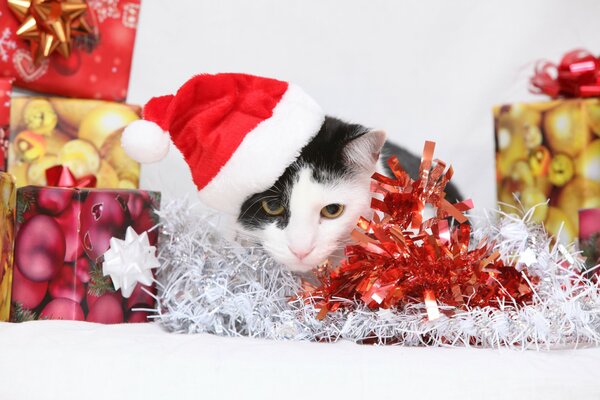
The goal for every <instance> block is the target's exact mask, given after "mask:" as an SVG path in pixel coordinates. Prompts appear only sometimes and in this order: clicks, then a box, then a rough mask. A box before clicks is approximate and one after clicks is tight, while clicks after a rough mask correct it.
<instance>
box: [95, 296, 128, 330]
mask: <svg viewBox="0 0 600 400" xmlns="http://www.w3.org/2000/svg"><path fill="white" fill-rule="evenodd" d="M86 321H89V322H99V323H101V324H118V323H121V322H123V306H122V303H121V298H120V297H117V296H114V295H113V294H112V293H107V294H104V295H102V296H100V297H98V298H97V299H96V301H95V302H94V305H93V306H91V307H90V311H89V313H88V316H87V318H86Z"/></svg>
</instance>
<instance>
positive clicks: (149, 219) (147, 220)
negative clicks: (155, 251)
mask: <svg viewBox="0 0 600 400" xmlns="http://www.w3.org/2000/svg"><path fill="white" fill-rule="evenodd" d="M156 224H157V223H156V221H155V219H154V214H153V213H152V212H151V211H150V209H146V210H144V212H142V213H141V214H140V216H139V217H138V218H136V219H135V220H133V229H134V230H135V231H136V232H137V233H138V235H141V234H142V233H143V232H146V231H147V232H148V240H149V241H150V244H155V243H156V241H157V240H158V228H155V226H156ZM152 228H154V229H152ZM150 229H152V230H151V231H150Z"/></svg>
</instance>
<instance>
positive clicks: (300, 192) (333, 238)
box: [252, 168, 371, 272]
mask: <svg viewBox="0 0 600 400" xmlns="http://www.w3.org/2000/svg"><path fill="white" fill-rule="evenodd" d="M369 181H370V175H369V174H368V173H365V174H361V175H360V176H359V177H355V178H352V179H347V180H343V179H340V180H337V181H336V182H334V183H331V184H322V183H319V182H316V181H315V180H314V179H313V177H312V171H311V169H309V168H303V169H301V170H300V172H299V174H298V181H297V182H296V183H295V184H294V186H293V188H292V192H291V196H290V206H289V207H290V211H291V216H290V220H289V223H288V225H287V226H286V227H285V228H284V229H280V228H279V227H278V226H277V224H271V225H269V226H267V227H266V228H265V229H262V230H260V231H255V232H252V234H253V235H254V236H258V238H259V240H260V241H261V243H262V244H263V246H264V248H265V249H266V250H267V251H268V252H269V253H270V254H271V255H272V256H273V257H274V258H275V259H276V260H277V261H279V262H281V263H283V264H285V265H286V266H287V267H288V268H289V269H290V270H292V271H299V272H306V271H309V270H311V269H312V268H314V267H315V266H317V265H319V264H320V263H322V262H323V261H325V260H326V259H328V258H329V257H330V256H331V255H332V253H334V252H335V251H336V250H339V249H340V248H342V247H343V245H344V244H345V243H347V241H348V239H349V237H350V236H349V235H350V232H351V231H352V229H354V226H355V224H356V221H357V220H358V217H359V216H361V215H363V216H367V214H368V213H369V210H370V208H369V203H370V198H371V196H370V193H369ZM332 203H339V204H343V205H344V212H343V214H342V215H341V216H339V217H338V218H335V219H328V218H324V217H322V216H321V214H320V211H321V209H322V208H323V207H325V206H326V205H328V204H332ZM293 251H296V253H308V254H307V255H306V256H305V257H303V258H302V259H299V258H298V257H297V256H296V255H295V254H294V253H293ZM332 261H333V262H337V261H338V260H332Z"/></svg>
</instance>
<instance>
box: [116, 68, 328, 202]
mask: <svg viewBox="0 0 600 400" xmlns="http://www.w3.org/2000/svg"><path fill="white" fill-rule="evenodd" d="M323 120H324V114H323V111H322V110H321V108H320V107H319V106H318V105H317V103H316V102H315V101H314V100H313V99H312V98H311V97H310V96H308V95H307V94H306V93H305V92H304V91H303V90H302V89H300V88H299V87H298V86H296V85H293V84H291V83H287V82H282V81H278V80H275V79H269V78H261V77H258V76H252V75H246V74H234V73H227V74H216V75H208V74H203V75H197V76H195V77H193V78H192V79H190V80H189V81H187V82H186V83H185V84H184V85H183V86H182V87H181V88H180V89H179V90H178V91H177V94H175V95H168V96H162V97H155V98H153V99H151V100H150V101H149V102H148V103H147V104H146V106H145V107H144V112H143V120H139V121H135V122H133V123H132V124H130V125H129V126H128V127H127V128H125V130H124V132H123V136H122V140H121V144H122V146H123V148H124V149H125V151H126V152H127V154H128V155H129V156H131V157H132V158H133V159H135V160H137V161H139V162H142V163H148V162H155V161H159V160H161V159H162V158H164V157H165V155H166V154H167V151H168V148H169V143H170V142H171V141H172V142H173V144H174V145H175V146H176V147H177V148H178V149H179V150H180V151H181V153H182V154H183V157H184V158H185V160H186V162H187V164H188V165H189V167H190V170H191V172H192V177H193V179H194V183H195V184H196V186H197V187H198V191H199V196H200V199H201V200H202V201H203V202H204V203H205V204H207V205H209V206H211V207H213V208H215V209H218V210H221V211H225V212H229V213H236V212H238V211H239V208H240V206H241V205H242V203H243V202H244V200H246V199H247V198H248V197H249V196H251V195H252V194H254V193H258V192H262V191H264V190H267V189H268V188H269V187H271V186H272V185H273V183H275V181H276V180H277V179H278V178H279V177H280V176H281V175H282V174H283V172H284V171H285V169H286V168H287V167H288V166H289V165H290V164H291V163H292V162H293V161H294V160H295V159H296V158H297V157H298V155H299V154H300V151H301V150H302V148H303V147H304V146H305V145H306V144H308V143H309V142H310V140H311V139H312V137H313V136H315V135H316V133H317V132H318V131H319V128H320V126H321V124H322V123H323Z"/></svg>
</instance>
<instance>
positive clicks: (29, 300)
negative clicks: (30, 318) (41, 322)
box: [11, 268, 48, 309]
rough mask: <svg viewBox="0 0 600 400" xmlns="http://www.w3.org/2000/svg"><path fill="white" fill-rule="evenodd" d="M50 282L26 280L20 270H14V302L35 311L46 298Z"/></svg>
mask: <svg viewBox="0 0 600 400" xmlns="http://www.w3.org/2000/svg"><path fill="white" fill-rule="evenodd" d="M47 289H48V282H34V281H30V280H29V279H27V278H25V277H24V276H23V274H22V273H21V271H19V268H15V269H14V270H13V282H12V295H11V296H12V301H13V302H14V303H19V304H21V305H22V306H23V307H24V308H28V309H33V308H36V307H37V306H39V305H40V303H41V302H42V300H44V297H46V290H47Z"/></svg>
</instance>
